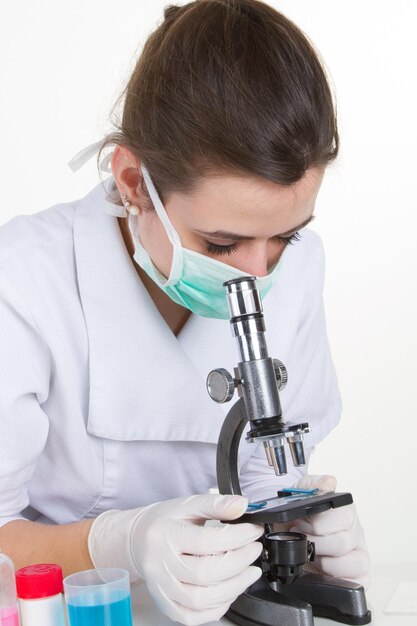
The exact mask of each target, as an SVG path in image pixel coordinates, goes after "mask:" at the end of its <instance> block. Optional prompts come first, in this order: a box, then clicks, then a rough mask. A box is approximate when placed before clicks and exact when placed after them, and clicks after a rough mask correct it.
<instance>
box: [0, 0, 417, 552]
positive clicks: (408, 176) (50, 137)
mask: <svg viewBox="0 0 417 626" xmlns="http://www.w3.org/2000/svg"><path fill="white" fill-rule="evenodd" d="M166 4H167V2H166V1H161V0H147V1H144V0H141V1H139V2H138V1H137V0H136V1H132V0H119V1H118V2H114V1H112V2H109V1H108V0H101V1H100V2H99V1H98V0H95V1H92V0H90V1H89V2H86V1H85V0H72V2H70V3H61V2H55V1H53V0H38V1H37V2H31V1H29V0H21V1H20V2H17V3H7V8H5V7H3V10H2V13H1V21H0V120H1V139H2V141H1V143H2V150H1V154H0V161H1V163H0V165H1V170H0V171H1V198H2V202H1V209H0V223H4V222H6V221H8V220H9V219H10V218H12V217H13V216H15V215H17V214H20V213H34V212H36V211H39V210H42V209H44V208H47V207H49V206H51V205H52V204H55V203H57V202H62V201H70V200H73V199H75V198H78V197H81V196H83V195H84V194H85V193H87V191H88V190H89V189H90V188H91V187H92V186H93V185H95V184H97V182H99V179H98V174H97V172H96V169H95V163H94V159H93V160H92V161H90V162H89V163H88V164H87V165H86V166H85V167H84V168H83V169H82V170H81V171H80V172H78V173H77V174H73V173H72V172H71V171H70V169H69V168H68V167H67V162H68V161H69V159H70V158H71V157H72V156H73V154H74V153H75V152H77V151H78V150H79V149H80V148H82V147H84V146H85V145H88V144H89V143H93V142H94V141H97V140H99V139H100V138H101V137H102V136H103V135H104V134H106V133H107V132H109V131H110V130H111V125H110V123H109V122H108V116H109V112H110V109H111V107H112V105H113V103H114V101H115V100H116V98H117V96H118V95H119V93H120V92H121V90H122V88H123V86H124V84H125V82H126V81H127V79H128V77H129V74H130V72H131V70H132V69H133V65H134V62H135V59H136V56H137V54H138V52H139V50H140V48H141V47H142V45H143V42H144V41H145V38H146V36H147V35H148V34H149V33H150V32H151V30H152V29H153V28H154V27H155V25H156V23H157V22H158V21H159V20H160V19H161V18H162V8H163V7H164V6H165V5H166ZM182 4H183V3H182ZM270 4H271V5H273V6H275V7H276V8H278V9H280V10H282V11H283V12H284V13H286V14H287V15H288V16H289V17H290V18H292V19H293V20H294V21H295V22H296V23H297V24H298V25H299V26H300V27H301V28H302V29H303V30H304V31H305V32H306V33H307V34H308V35H309V37H310V38H311V39H312V41H313V42H314V43H315V44H316V46H317V47H318V49H319V50H320V51H321V53H322V55H323V57H324V59H325V61H326V64H327V67H328V69H329V71H330V74H331V76H332V79H333V82H334V84H335V89H336V94H337V100H338V109H339V118H340V131H341V141H342V149H341V156H340V158H339V160H338V162H337V164H336V165H334V166H332V167H331V169H330V170H329V171H328V173H327V176H326V179H325V182H324V185H323V188H322V191H321V193H320V196H319V199H318V203H317V210H316V214H317V219H316V220H315V222H314V229H315V230H316V231H317V232H319V233H320V235H321V236H322V238H323V241H324V245H325V248H326V253H327V274H326V286H325V298H326V307H327V319H328V331H329V337H330V342H331V346H332V352H333V357H334V360H335V364H336V368H337V371H338V375H339V381H340V387H341V391H342V395H343V400H344V412H343V418H342V422H341V424H340V425H339V426H338V428H337V429H336V430H335V431H333V433H331V434H330V436H329V437H328V438H327V439H326V441H324V442H323V443H322V444H320V446H319V447H318V448H317V450H316V452H315V454H314V455H313V457H312V462H311V466H310V472H312V473H314V472H325V473H333V474H335V475H336V476H337V477H338V480H339V488H340V489H343V490H349V491H352V493H353V495H354V498H355V500H356V503H357V506H358V509H359V512H360V517H361V520H362V522H363V524H364V526H365V528H366V531H367V539H368V544H369V547H370V551H371V556H372V559H373V561H374V562H381V561H407V560H410V561H411V560H414V561H417V540H416V537H415V534H416V533H415V531H416V530H417V524H416V515H417V496H416V490H417V487H416V484H415V482H416V481H415V474H416V469H417V463H416V456H417V454H416V449H415V447H416V444H415V442H416V435H417V432H416V418H417V400H416V398H417V394H416V392H417V381H416V367H415V358H416V353H417V338H416V335H417V332H416V324H417V298H416V273H417V253H416V249H417V238H416V226H417V218H416V211H417V203H416V199H415V197H416V192H415V186H416V182H415V181H416V175H415V169H416V164H417V163H416V138H417V123H416V116H417V84H416V83H417V79H416V75H417V71H416V61H417V44H416V38H417V35H416V32H415V28H416V23H417V3H415V2H413V1H412V0H408V1H407V0H396V1H395V2H392V1H389V2H388V1H387V0H379V1H377V0H368V1H367V2H363V1H359V0H354V1H352V0H338V1H337V2H335V1H334V0H282V1H277V0H276V1H270ZM103 176H104V175H103ZM273 356H276V357H278V358H279V355H273Z"/></svg>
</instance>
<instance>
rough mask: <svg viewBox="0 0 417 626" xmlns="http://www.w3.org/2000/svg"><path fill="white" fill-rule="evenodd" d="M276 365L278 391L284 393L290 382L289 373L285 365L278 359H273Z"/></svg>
mask: <svg viewBox="0 0 417 626" xmlns="http://www.w3.org/2000/svg"><path fill="white" fill-rule="evenodd" d="M272 361H273V363H274V370H275V376H276V379H277V384H278V389H279V391H282V390H283V389H284V388H285V385H286V384H287V382H288V372H287V368H286V367H285V365H284V363H281V361H279V360H278V359H272Z"/></svg>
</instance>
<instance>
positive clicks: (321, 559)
mask: <svg viewBox="0 0 417 626" xmlns="http://www.w3.org/2000/svg"><path fill="white" fill-rule="evenodd" d="M314 563H315V565H316V567H318V568H319V569H320V570H321V571H322V572H323V574H327V575H328V576H335V577H336V578H347V579H348V580H352V579H357V578H360V577H364V576H367V575H368V572H369V566H370V562H369V554H368V551H367V550H365V549H364V548H358V549H357V550H352V552H349V554H344V555H343V556H338V557H332V556H318V557H315V558H314Z"/></svg>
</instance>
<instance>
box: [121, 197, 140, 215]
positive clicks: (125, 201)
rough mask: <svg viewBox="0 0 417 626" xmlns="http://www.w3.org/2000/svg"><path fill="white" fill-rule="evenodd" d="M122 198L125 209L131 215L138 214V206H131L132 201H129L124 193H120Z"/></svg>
mask: <svg viewBox="0 0 417 626" xmlns="http://www.w3.org/2000/svg"><path fill="white" fill-rule="evenodd" d="M122 200H123V204H124V205H125V207H126V211H129V213H130V214H131V215H139V213H140V211H139V207H137V206H135V205H133V206H132V203H131V202H130V200H128V199H127V195H126V194H125V193H123V194H122Z"/></svg>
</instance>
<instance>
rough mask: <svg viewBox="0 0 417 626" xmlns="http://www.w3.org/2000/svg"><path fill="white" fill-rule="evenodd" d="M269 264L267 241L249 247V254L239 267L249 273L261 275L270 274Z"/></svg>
mask: <svg viewBox="0 0 417 626" xmlns="http://www.w3.org/2000/svg"><path fill="white" fill-rule="evenodd" d="M269 265H270V263H269V262H268V251H267V246H266V243H259V244H258V245H253V246H251V247H250V249H248V251H247V256H246V257H245V259H244V260H242V261H241V263H240V267H239V269H240V270H242V271H243V272H246V273H247V274H248V275H251V276H259V277H261V276H266V274H268V267H269Z"/></svg>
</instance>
